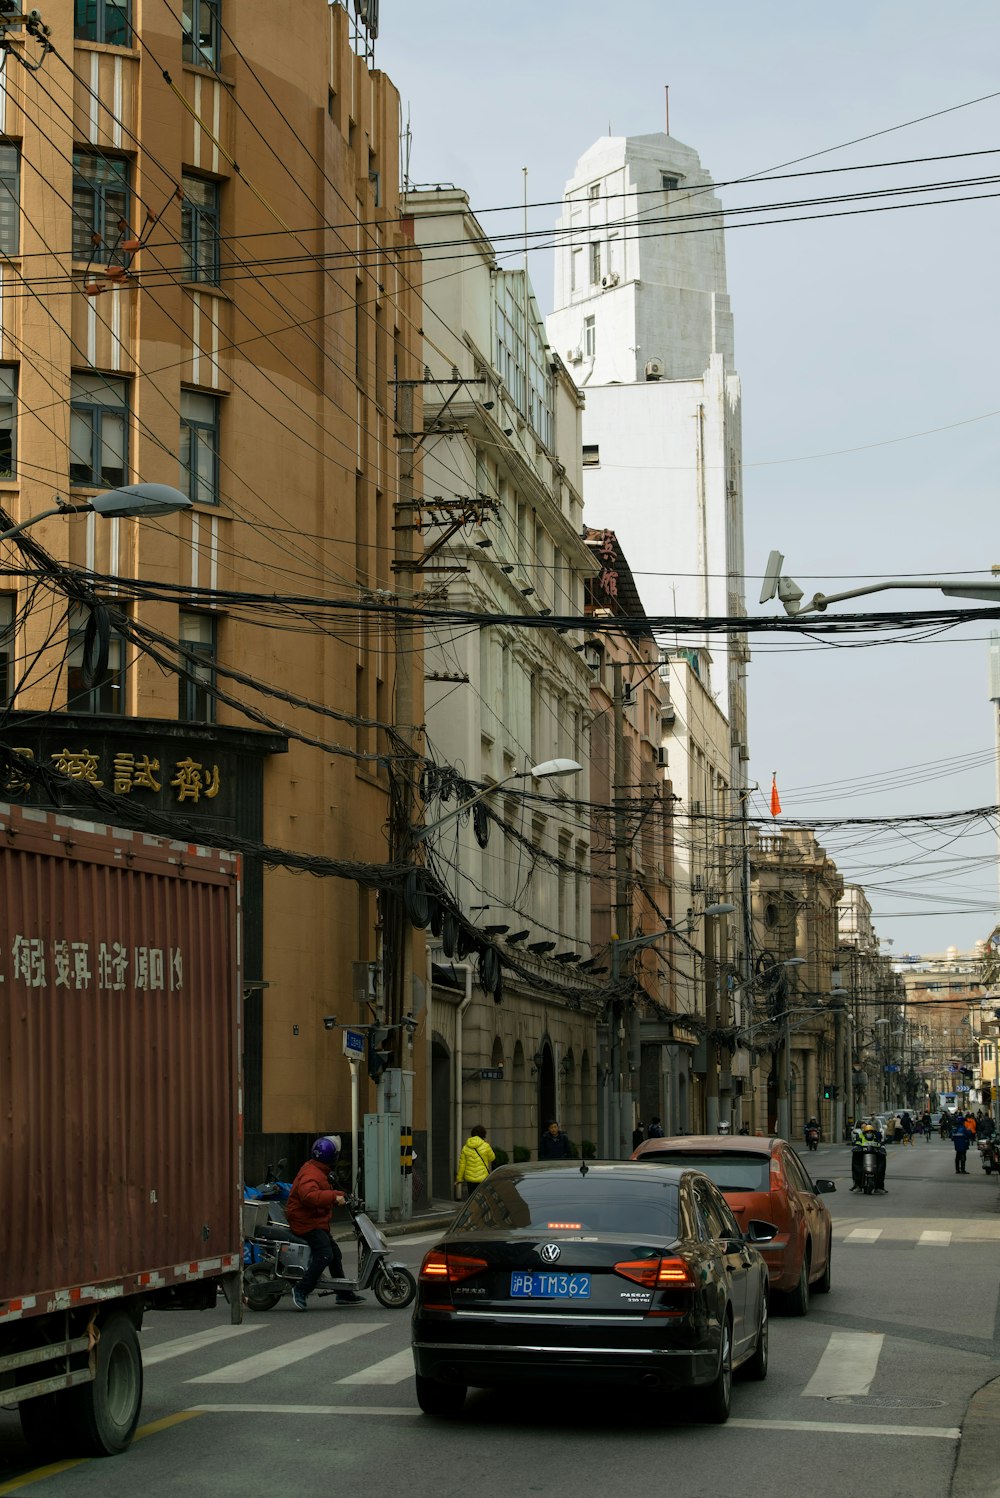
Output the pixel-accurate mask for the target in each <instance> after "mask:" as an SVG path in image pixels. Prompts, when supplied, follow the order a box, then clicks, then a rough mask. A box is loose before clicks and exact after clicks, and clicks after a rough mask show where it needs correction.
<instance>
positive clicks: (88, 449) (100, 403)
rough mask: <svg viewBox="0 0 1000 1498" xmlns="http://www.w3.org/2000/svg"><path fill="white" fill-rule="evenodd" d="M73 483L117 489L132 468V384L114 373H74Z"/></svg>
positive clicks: (71, 445) (72, 400) (72, 407)
mask: <svg viewBox="0 0 1000 1498" xmlns="http://www.w3.org/2000/svg"><path fill="white" fill-rule="evenodd" d="M69 446H70V458H69V477H70V483H72V484H84V485H86V486H87V487H89V488H95V489H116V488H118V486H119V485H121V484H124V483H125V481H126V473H127V471H128V384H127V383H126V381H125V380H120V379H117V378H116V377H115V376H114V375H103V374H74V375H73V378H72V382H71V384H70V422H69Z"/></svg>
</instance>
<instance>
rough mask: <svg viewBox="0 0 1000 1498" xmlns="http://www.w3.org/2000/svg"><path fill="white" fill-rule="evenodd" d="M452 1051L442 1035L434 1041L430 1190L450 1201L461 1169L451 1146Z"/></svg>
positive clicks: (433, 1193) (432, 1049)
mask: <svg viewBox="0 0 1000 1498" xmlns="http://www.w3.org/2000/svg"><path fill="white" fill-rule="evenodd" d="M451 1128H452V1096H451V1052H450V1051H449V1049H448V1047H447V1045H446V1044H445V1042H444V1041H443V1040H442V1039H441V1036H440V1035H437V1034H435V1036H434V1038H433V1040H432V1041H431V1161H430V1165H431V1171H430V1181H429V1182H428V1185H427V1189H428V1192H429V1193H430V1195H431V1196H432V1197H437V1198H438V1199H439V1200H444V1201H447V1200H448V1199H449V1198H450V1197H451V1194H452V1191H451V1183H452V1181H453V1180H454V1179H455V1171H456V1170H457V1168H458V1158H457V1154H456V1151H455V1150H454V1149H453V1147H452V1138H451Z"/></svg>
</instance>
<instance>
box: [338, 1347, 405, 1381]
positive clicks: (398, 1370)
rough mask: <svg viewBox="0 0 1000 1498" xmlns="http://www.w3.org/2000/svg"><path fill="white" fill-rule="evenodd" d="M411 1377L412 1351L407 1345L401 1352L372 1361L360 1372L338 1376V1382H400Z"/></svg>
mask: <svg viewBox="0 0 1000 1498" xmlns="http://www.w3.org/2000/svg"><path fill="white" fill-rule="evenodd" d="M412 1377H413V1353H412V1352H411V1351H410V1349H409V1348H408V1347H406V1348H404V1349H403V1351H402V1352H394V1353H393V1355H392V1357H391V1358H383V1359H382V1361H381V1362H380V1363H372V1364H371V1366H370V1367H368V1368H362V1369H361V1372H360V1373H349V1374H348V1376H347V1377H346V1378H338V1379H337V1382H338V1384H401V1383H402V1382H403V1380H404V1379H405V1378H412Z"/></svg>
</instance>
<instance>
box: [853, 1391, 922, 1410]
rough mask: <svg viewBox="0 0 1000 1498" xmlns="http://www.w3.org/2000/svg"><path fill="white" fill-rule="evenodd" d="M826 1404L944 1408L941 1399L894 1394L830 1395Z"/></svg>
mask: <svg viewBox="0 0 1000 1498" xmlns="http://www.w3.org/2000/svg"><path fill="white" fill-rule="evenodd" d="M826 1402H827V1404H856V1405H864V1406H866V1407H867V1408H868V1409H871V1410H940V1409H943V1408H944V1400H943V1399H905V1398H901V1397H899V1396H897V1395H894V1394H886V1395H883V1396H882V1397H881V1398H876V1397H875V1396H874V1395H870V1394H830V1395H828V1396H827V1401H826Z"/></svg>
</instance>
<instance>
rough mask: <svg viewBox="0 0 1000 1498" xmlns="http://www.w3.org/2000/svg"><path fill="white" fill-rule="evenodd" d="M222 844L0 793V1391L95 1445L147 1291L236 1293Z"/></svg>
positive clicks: (104, 1434)
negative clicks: (170, 836)
mask: <svg viewBox="0 0 1000 1498" xmlns="http://www.w3.org/2000/svg"><path fill="white" fill-rule="evenodd" d="M239 889H240V885H239V860H238V858H236V857H235V856H233V855H231V854H228V853H223V852H219V851H217V850H214V849H209V848H202V847H198V846H196V845H193V844H190V843H175V842H170V841H168V840H166V839H163V838H154V837H148V836H146V835H144V834H143V833H140V832H127V831H123V830H121V829H119V828H115V827H106V826H101V825H97V824H95V823H91V822H84V821H80V820H77V819H74V818H71V817H69V816H63V815H61V814H58V813H52V812H44V811H37V810H33V809H31V808H28V807H23V806H14V805H9V804H6V803H3V802H0V1200H2V1201H3V1203H4V1213H3V1220H4V1223H5V1229H4V1240H5V1241H4V1243H3V1247H2V1251H0V1404H4V1405H10V1404H12V1403H16V1404H17V1406H18V1411H19V1414H20V1419H21V1426H22V1429H23V1431H24V1434H25V1436H26V1437H27V1439H28V1441H29V1443H30V1444H31V1446H32V1448H33V1450H34V1451H35V1452H36V1454H39V1455H42V1456H45V1457H46V1458H48V1459H53V1458H55V1457H57V1456H61V1455H66V1454H69V1453H73V1454H89V1455H111V1454H114V1453H116V1452H119V1451H123V1450H125V1448H126V1447H127V1446H128V1444H129V1442H130V1441H131V1439H132V1435H133V1433H134V1431H135V1428H136V1424H137V1422H138V1419H139V1410H140V1406H141V1402H142V1359H141V1354H140V1350H139V1337H138V1332H139V1329H140V1328H141V1325H142V1318H143V1314H144V1312H145V1311H146V1310H147V1309H149V1308H151V1307H196V1308H208V1307H211V1306H214V1305H215V1303H216V1297H217V1293H218V1290H219V1288H220V1286H221V1287H222V1288H223V1290H224V1292H225V1294H226V1296H227V1298H228V1301H229V1305H230V1311H231V1317H232V1319H233V1320H234V1321H238V1320H240V1319H241V1317H242V1301H241V1293H240V1266H241V1235H240V1203H241V1197H242V1191H241V1182H242V1169H241V1139H242V1119H241V1114H240V1000H241V990H240V972H239V951H240V929H239V922H240V898H239Z"/></svg>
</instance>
